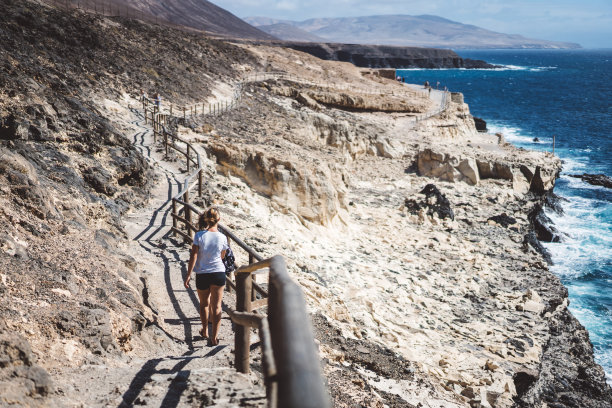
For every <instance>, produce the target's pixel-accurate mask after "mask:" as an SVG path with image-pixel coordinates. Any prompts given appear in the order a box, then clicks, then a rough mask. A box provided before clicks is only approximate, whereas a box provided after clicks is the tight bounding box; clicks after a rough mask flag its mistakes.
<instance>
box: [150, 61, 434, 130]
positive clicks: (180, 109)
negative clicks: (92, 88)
mask: <svg viewBox="0 0 612 408" xmlns="http://www.w3.org/2000/svg"><path fill="white" fill-rule="evenodd" d="M270 79H276V80H285V81H289V82H294V83H297V84H302V85H308V86H312V87H318V88H328V89H332V90H340V91H351V92H352V93H358V94H363V95H376V96H383V97H384V96H391V97H393V96H402V95H404V96H410V97H417V98H427V97H428V94H427V92H425V91H420V90H413V89H410V88H407V87H400V88H397V89H390V88H385V87H382V88H381V87H376V86H370V87H363V86H355V85H347V84H337V83H333V82H325V81H308V80H305V79H303V78H300V77H297V76H295V75H291V74H289V73H286V72H257V73H252V74H248V75H245V76H244V77H243V78H242V79H241V80H240V81H238V82H236V84H235V89H234V92H233V94H232V96H231V97H230V98H227V99H225V100H221V101H216V102H214V103H208V102H200V103H195V104H191V105H179V104H174V103H170V104H165V103H163V104H161V105H162V106H161V107H160V109H159V113H160V114H166V115H170V116H175V117H178V118H181V117H182V118H183V120H186V119H187V117H194V116H197V115H213V116H216V115H220V114H222V113H225V112H227V111H229V110H231V109H233V108H235V107H236V106H238V105H239V104H240V102H241V100H242V95H243V92H244V87H245V85H246V84H247V83H249V82H260V81H266V80H270ZM149 101H151V102H152V100H149ZM143 108H144V106H143ZM437 113H440V112H437ZM437 113H436V114H437ZM422 119H423V118H420V119H418V120H422Z"/></svg>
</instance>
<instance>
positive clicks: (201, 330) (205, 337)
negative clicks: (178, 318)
mask: <svg viewBox="0 0 612 408" xmlns="http://www.w3.org/2000/svg"><path fill="white" fill-rule="evenodd" d="M200 336H202V338H203V339H207V338H208V336H207V335H205V334H204V329H200Z"/></svg>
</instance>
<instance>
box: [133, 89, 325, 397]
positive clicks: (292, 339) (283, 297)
mask: <svg viewBox="0 0 612 408" xmlns="http://www.w3.org/2000/svg"><path fill="white" fill-rule="evenodd" d="M142 103H143V109H144V115H145V120H146V122H147V123H151V125H152V127H153V134H154V142H156V141H157V140H158V139H159V140H160V141H161V143H163V145H164V146H165V151H166V156H167V155H168V153H169V149H173V150H174V151H176V152H178V153H179V154H181V155H183V156H184V157H185V163H186V166H187V173H188V174H187V177H186V178H185V180H184V182H183V183H182V187H181V190H180V191H179V192H178V193H177V194H176V195H175V196H174V197H172V213H171V216H172V227H171V231H172V233H173V234H174V235H175V236H176V235H178V236H180V237H182V238H183V239H184V241H185V242H186V243H191V242H192V240H193V236H194V234H195V232H196V231H197V230H198V228H197V226H196V223H195V222H194V220H197V219H198V218H199V216H200V214H201V210H200V209H199V208H197V207H196V206H195V205H193V204H192V201H191V194H192V190H194V189H195V188H196V186H197V194H198V195H199V196H200V197H202V183H203V165H202V159H201V157H200V154H199V153H198V151H197V150H196V149H195V148H194V147H193V146H192V145H191V144H190V143H189V142H187V141H185V140H182V139H181V138H180V137H178V136H177V135H175V134H173V133H172V132H169V131H168V130H167V129H166V124H167V123H168V121H169V119H170V118H171V117H172V116H171V115H170V114H169V113H168V114H166V113H160V112H159V107H158V106H157V105H155V103H154V102H153V101H151V100H149V99H147V98H143V101H142ZM192 166H193V167H192ZM192 168H193V170H191V169H192ZM196 178H197V180H196ZM194 193H195V192H194ZM181 226H183V228H181ZM219 230H220V231H221V232H222V233H223V234H225V235H226V236H227V238H228V242H233V243H234V246H233V248H236V246H237V247H239V248H241V249H242V250H243V251H244V252H245V253H246V254H247V256H248V264H247V265H245V266H242V267H240V268H239V269H238V270H237V271H236V274H235V275H236V282H235V283H234V282H232V280H231V279H228V280H227V283H228V289H229V288H230V287H231V288H233V289H235V290H236V309H235V310H230V317H231V319H232V321H233V322H234V323H235V324H236V327H235V339H234V342H235V344H234V349H235V367H236V370H237V371H239V372H242V373H248V372H249V371H250V350H251V339H250V333H251V332H250V330H251V328H252V327H255V328H258V329H259V338H260V345H261V350H262V351H261V354H262V366H263V373H262V374H263V376H264V379H265V385H266V395H267V399H268V406H269V407H271V408H278V407H295V408H328V407H330V406H331V405H330V402H329V398H328V394H327V391H326V390H325V386H324V384H323V380H322V376H321V370H320V367H319V356H318V353H317V350H316V346H315V344H314V336H313V334H312V329H311V327H310V318H309V317H308V313H307V311H306V303H305V301H304V297H303V294H302V291H301V289H300V288H299V286H298V285H297V284H296V283H295V282H293V281H292V280H291V279H290V277H289V274H288V273H287V269H286V266H285V261H284V259H283V258H282V257H281V256H275V257H273V258H270V259H267V260H264V259H263V257H262V256H261V255H260V254H258V253H257V252H256V251H255V250H254V249H253V248H251V247H250V246H248V245H247V244H245V243H244V242H243V241H242V240H241V239H240V238H238V237H237V236H236V235H235V234H234V233H233V232H232V231H231V230H230V229H229V228H227V227H226V226H224V225H219ZM264 268H269V274H268V290H266V289H265V288H263V287H262V286H261V285H258V284H257V283H256V282H255V277H256V275H257V273H259V272H261V271H262V269H264ZM264 307H267V311H268V315H267V316H266V315H263V314H261V313H257V312H256V311H257V309H261V308H264ZM254 311H255V312H254Z"/></svg>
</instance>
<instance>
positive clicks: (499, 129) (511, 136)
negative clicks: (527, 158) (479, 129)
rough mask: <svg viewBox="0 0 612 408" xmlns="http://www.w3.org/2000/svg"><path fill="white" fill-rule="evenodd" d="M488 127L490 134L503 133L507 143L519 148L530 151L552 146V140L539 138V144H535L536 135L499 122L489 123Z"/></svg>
mask: <svg viewBox="0 0 612 408" xmlns="http://www.w3.org/2000/svg"><path fill="white" fill-rule="evenodd" d="M487 127H488V128H489V132H490V133H501V134H503V135H504V138H505V139H506V141H508V142H510V143H512V144H515V145H517V146H523V147H529V148H530V149H534V148H538V147H548V146H549V145H551V144H552V138H550V137H541V136H537V137H538V139H539V140H540V141H539V142H534V141H533V139H534V137H536V136H534V135H530V134H527V132H525V131H524V130H523V129H521V128H518V127H515V126H509V125H506V124H503V123H498V122H488V123H487Z"/></svg>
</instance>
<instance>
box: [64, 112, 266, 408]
mask: <svg viewBox="0 0 612 408" xmlns="http://www.w3.org/2000/svg"><path fill="white" fill-rule="evenodd" d="M130 116H131V117H130V120H129V126H130V127H131V128H132V134H131V135H130V139H131V140H132V141H133V143H134V145H135V146H136V147H137V148H138V149H139V150H140V151H141V152H142V154H143V155H144V156H145V157H146V158H147V160H148V161H149V163H150V164H151V165H152V167H153V168H154V169H155V172H156V177H157V181H156V183H155V187H154V189H153V190H152V194H151V200H150V201H149V202H148V203H147V204H146V205H145V206H143V207H141V208H139V209H136V210H134V211H132V212H131V213H129V214H127V215H126V216H125V217H124V218H123V220H124V225H125V230H126V232H127V233H128V235H129V237H130V240H131V241H132V245H131V247H132V252H131V255H132V256H133V257H134V258H135V259H136V261H137V263H138V265H139V269H140V270H141V271H142V276H143V277H142V278H141V279H142V280H143V283H144V287H145V289H144V291H143V294H142V295H143V300H144V303H145V304H146V305H147V306H148V307H149V308H150V309H151V311H152V313H153V315H154V316H155V320H156V321H155V323H154V324H155V325H156V329H155V330H156V331H159V332H160V333H158V334H161V335H162V336H163V337H165V338H166V339H167V342H166V343H167V344H166V346H165V347H163V348H162V349H163V350H165V353H163V354H159V353H150V352H147V351H146V350H143V351H141V352H139V353H137V355H136V356H131V357H125V358H123V359H121V360H119V361H117V360H113V361H109V362H108V364H107V365H100V364H95V365H85V366H83V367H80V368H78V369H74V370H68V371H64V372H61V373H56V375H57V377H58V383H63V384H69V385H68V386H66V388H65V389H64V390H63V392H62V393H63V394H64V396H63V398H58V401H56V402H57V404H58V405H60V406H73V404H75V403H77V401H78V402H79V403H81V404H82V406H118V407H126V406H133V405H147V406H159V407H190V406H201V404H202V403H205V404H206V405H215V406H220V407H223V406H236V405H237V404H239V405H240V406H263V405H265V401H266V399H265V390H264V389H263V384H261V385H260V386H259V387H257V386H254V385H253V383H254V382H255V383H257V382H259V380H258V379H256V378H255V377H254V375H253V377H249V376H248V375H244V374H240V373H237V372H236V371H235V370H234V369H233V368H230V361H232V359H233V353H232V348H233V332H232V327H231V324H232V323H231V321H230V320H229V317H228V316H227V315H226V314H224V316H223V318H222V322H221V331H220V336H219V337H220V341H221V344H219V345H218V346H215V347H211V346H208V345H207V342H206V340H205V339H203V338H202V337H201V336H200V335H199V329H200V319H199V315H198V305H199V301H198V299H197V293H196V291H195V290H194V289H193V288H192V289H190V290H186V289H185V288H184V285H183V281H184V276H185V274H186V272H187V259H188V247H187V246H184V245H182V244H181V242H179V241H176V240H174V239H172V238H170V237H169V227H168V223H169V219H170V215H169V213H170V208H171V206H170V203H171V198H172V196H173V195H174V194H176V193H177V192H178V189H179V188H180V182H181V179H182V178H183V176H184V175H185V174H186V173H184V172H183V171H181V169H179V168H178V166H177V164H176V163H172V162H168V161H165V160H164V159H163V152H162V149H161V148H157V147H155V145H154V143H153V133H152V130H151V129H150V128H149V127H148V126H147V125H145V123H144V117H143V116H142V113H141V112H139V111H137V110H131V111H130ZM170 224H171V223H170ZM192 286H193V285H192ZM234 302H235V299H234V296H233V295H232V294H229V293H227V292H225V294H224V302H223V307H224V310H225V309H226V308H227V307H228V305H233V304H234ZM155 349H156V350H157V349H158V348H155ZM73 371H74V372H73ZM62 377H63V378H62Z"/></svg>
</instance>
